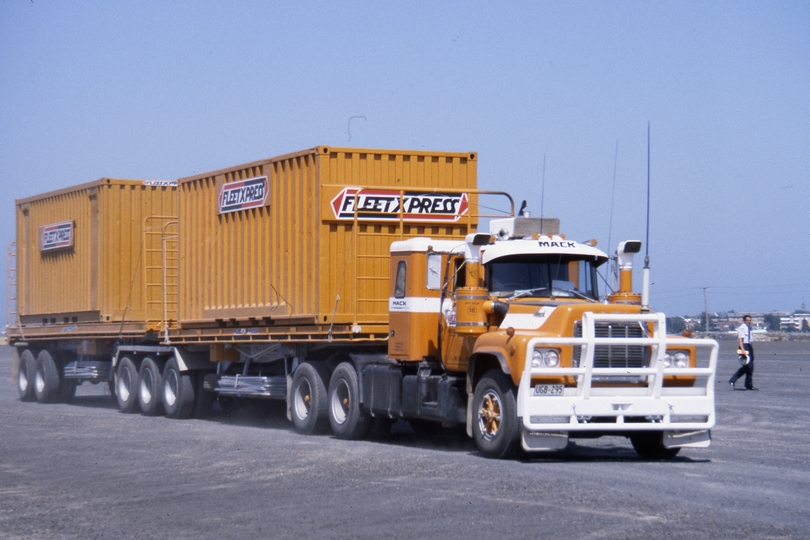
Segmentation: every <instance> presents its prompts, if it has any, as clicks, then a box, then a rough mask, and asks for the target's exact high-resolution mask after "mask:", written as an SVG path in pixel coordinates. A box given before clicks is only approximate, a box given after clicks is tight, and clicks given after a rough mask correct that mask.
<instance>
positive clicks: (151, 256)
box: [9, 178, 177, 335]
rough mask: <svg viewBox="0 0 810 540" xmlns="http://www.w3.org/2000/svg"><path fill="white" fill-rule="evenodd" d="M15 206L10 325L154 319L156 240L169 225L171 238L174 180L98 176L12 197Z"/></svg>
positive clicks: (41, 328)
mask: <svg viewBox="0 0 810 540" xmlns="http://www.w3.org/2000/svg"><path fill="white" fill-rule="evenodd" d="M16 208H17V261H16V263H17V264H16V266H17V298H16V300H17V317H16V319H17V320H16V321H9V326H10V327H11V328H10V330H14V329H15V327H16V329H17V330H20V331H21V327H22V328H25V327H29V328H30V329H31V330H30V331H31V332H32V333H33V334H35V335H40V334H42V333H43V332H44V333H47V332H48V331H60V328H59V326H62V328H61V331H62V332H65V331H71V332H73V331H76V329H79V330H80V329H81V328H82V323H95V324H97V323H110V325H112V324H117V325H118V324H120V325H121V328H123V323H138V324H140V325H141V326H142V325H143V323H145V322H147V321H148V320H149V319H154V320H156V321H159V320H161V318H162V313H161V310H162V309H163V305H164V303H163V298H164V294H165V289H164V287H163V286H162V283H163V266H164V265H163V261H162V258H163V251H162V246H161V244H162V240H161V238H162V236H163V235H164V234H166V232H167V227H168V229H171V227H172V226H173V227H174V232H173V233H172V232H171V231H169V235H172V234H173V235H174V237H176V214H177V188H176V182H173V181H139V180H116V179H111V178H103V179H101V180H97V181H94V182H90V183H87V184H82V185H79V186H74V187H70V188H67V189H62V190H59V191H53V192H50V193H45V194H42V195H37V196H35V197H29V198H26V199H20V200H17V201H16ZM172 222H174V225H172ZM173 241H175V242H176V240H173ZM169 247H170V250H171V249H175V248H174V247H172V246H169ZM169 266H171V263H169ZM174 266H175V267H176V262H175V263H174ZM175 294H176V293H175ZM66 324H69V325H72V326H71V327H69V328H65V327H64V325H66ZM54 325H57V326H54ZM49 329H50V330H49ZM98 330H101V329H97V330H94V331H98ZM79 333H81V332H79ZM63 335H67V334H63Z"/></svg>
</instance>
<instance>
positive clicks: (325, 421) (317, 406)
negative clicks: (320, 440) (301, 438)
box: [290, 362, 329, 435]
mask: <svg viewBox="0 0 810 540" xmlns="http://www.w3.org/2000/svg"><path fill="white" fill-rule="evenodd" d="M325 379H326V373H325V370H324V369H323V368H322V367H321V366H316V365H315V364H311V363H309V362H304V363H303V364H301V365H300V366H298V369H296V370H295V375H293V382H292V396H291V400H292V402H291V403H290V410H291V412H292V420H293V424H294V425H295V429H296V430H297V431H298V432H299V433H306V434H310V435H317V434H321V433H323V432H324V431H326V428H327V426H328V425H329V418H328V414H329V413H328V406H327V401H328V398H327V392H326V386H325V384H324V380H325Z"/></svg>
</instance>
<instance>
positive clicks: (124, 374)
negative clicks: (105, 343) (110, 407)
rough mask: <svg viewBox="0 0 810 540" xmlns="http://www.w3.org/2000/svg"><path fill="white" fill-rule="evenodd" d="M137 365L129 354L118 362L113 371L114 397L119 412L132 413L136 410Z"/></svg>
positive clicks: (138, 379) (138, 378)
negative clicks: (116, 400)
mask: <svg viewBox="0 0 810 540" xmlns="http://www.w3.org/2000/svg"><path fill="white" fill-rule="evenodd" d="M139 381H140V377H139V376H138V367H137V366H136V365H135V362H134V361H133V360H132V358H130V357H129V356H124V357H123V358H121V361H120V362H119V363H118V370H117V371H116V373H115V397H116V399H118V407H119V408H120V409H121V412H124V413H134V412H136V411H137V410H138V383H139Z"/></svg>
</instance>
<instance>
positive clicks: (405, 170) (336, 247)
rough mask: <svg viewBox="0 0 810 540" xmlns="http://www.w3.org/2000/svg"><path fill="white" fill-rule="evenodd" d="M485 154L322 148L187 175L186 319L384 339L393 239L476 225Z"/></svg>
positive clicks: (182, 197)
mask: <svg viewBox="0 0 810 540" xmlns="http://www.w3.org/2000/svg"><path fill="white" fill-rule="evenodd" d="M476 164H477V156H476V154H475V153H448V152H420V151H402V150H369V149H353V148H331V147H316V148H313V149H310V150H305V151H302V152H298V153H294V154H289V155H284V156H280V157H276V158H271V159H267V160H263V161H257V162H254V163H249V164H246V165H240V166H237V167H232V168H229V169H223V170H219V171H215V172H211V173H207V174H201V175H198V176H194V177H190V178H183V179H180V180H179V187H178V189H179V208H180V211H179V214H180V216H181V218H180V237H181V238H182V242H181V243H180V256H179V259H180V278H179V282H180V284H181V289H180V312H179V317H178V318H179V321H180V324H181V326H182V327H183V328H184V329H189V328H195V327H196V328H205V327H208V328H211V327H219V328H222V327H229V326H237V327H238V326H240V325H241V326H267V327H286V329H287V330H286V331H287V332H289V331H290V328H291V327H295V328H294V329H293V331H294V332H295V331H298V332H299V333H300V332H307V333H309V334H310V335H312V336H313V338H317V337H323V335H324V333H325V332H329V336H330V337H331V336H332V332H333V330H334V331H335V332H336V333H351V334H352V335H357V334H365V333H367V332H380V331H381V332H383V334H382V335H381V336H380V337H382V338H384V337H385V336H386V335H387V329H386V328H383V327H382V326H384V325H387V323H388V295H389V290H388V284H389V277H388V273H389V264H388V263H389V251H388V250H389V246H390V245H391V242H393V241H394V240H399V239H402V238H410V237H414V236H430V237H432V238H445V239H447V238H453V239H463V238H464V236H465V235H466V234H467V233H468V232H473V231H474V230H475V227H476V219H477V218H476V214H475V212H474V211H473V208H474V207H475V204H476V201H477V199H476V197H477V196H476V195H475V194H473V193H467V192H466V191H465V190H470V191H472V190H475V188H476ZM358 188H360V191H359V192H358ZM422 190H423V191H422ZM381 325H382V326H381ZM338 327H340V328H338ZM279 330H280V328H279ZM201 335H202V334H201Z"/></svg>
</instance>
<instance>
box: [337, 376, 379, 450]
mask: <svg viewBox="0 0 810 540" xmlns="http://www.w3.org/2000/svg"><path fill="white" fill-rule="evenodd" d="M370 424H371V416H370V415H369V414H368V411H366V410H365V409H363V406H362V405H361V404H360V391H359V382H358V379H357V371H356V370H355V369H354V366H353V365H351V364H350V363H348V362H344V363H342V364H340V365H338V367H337V368H335V371H334V372H333V373H332V380H331V381H330V382H329V425H330V426H332V433H334V434H335V437H337V438H338V439H350V440H353V439H362V438H363V437H365V435H366V433H368V428H369V425H370Z"/></svg>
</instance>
